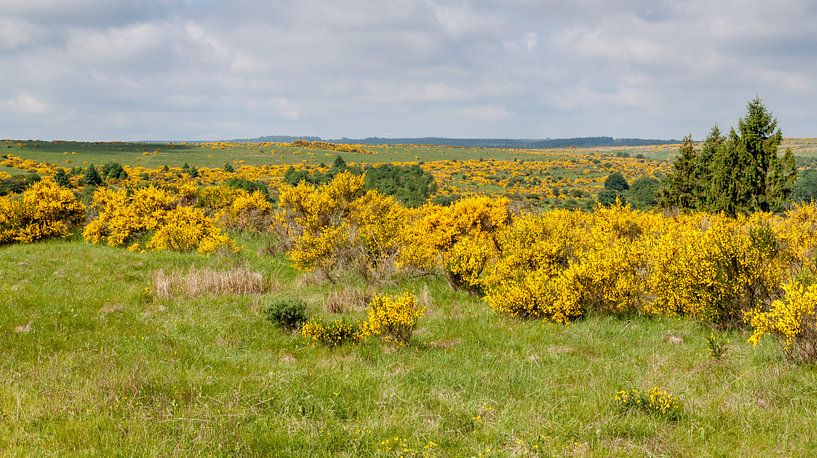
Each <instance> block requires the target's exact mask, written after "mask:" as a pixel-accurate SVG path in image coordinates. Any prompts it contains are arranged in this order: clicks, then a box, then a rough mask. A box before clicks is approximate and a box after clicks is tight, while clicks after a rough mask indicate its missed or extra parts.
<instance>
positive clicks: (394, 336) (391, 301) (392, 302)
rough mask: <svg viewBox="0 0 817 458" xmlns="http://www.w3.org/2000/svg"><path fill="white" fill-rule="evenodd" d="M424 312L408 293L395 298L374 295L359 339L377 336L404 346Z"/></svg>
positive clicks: (423, 308) (424, 309)
mask: <svg viewBox="0 0 817 458" xmlns="http://www.w3.org/2000/svg"><path fill="white" fill-rule="evenodd" d="M425 312H426V308H425V307H421V306H420V305H418V304H417V301H416V300H415V298H414V296H413V295H412V294H410V293H408V292H405V293H403V294H400V295H397V296H387V295H376V296H374V297H373V298H372V300H371V302H370V303H369V311H368V320H367V321H365V322H364V323H363V324H362V325H361V328H360V329H361V337H362V338H366V337H369V336H379V337H381V338H382V339H383V340H384V341H386V342H390V343H395V344H397V345H404V344H406V343H408V341H409V339H411V335H412V333H413V332H414V328H415V327H417V320H419V319H420V318H421V317H422V316H423V315H424V314H425Z"/></svg>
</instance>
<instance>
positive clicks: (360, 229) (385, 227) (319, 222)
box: [275, 172, 409, 275]
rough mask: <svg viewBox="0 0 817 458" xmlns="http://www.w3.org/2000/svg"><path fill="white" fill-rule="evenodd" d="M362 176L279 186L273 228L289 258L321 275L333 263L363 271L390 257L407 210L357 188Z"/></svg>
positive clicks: (382, 263) (329, 270) (331, 268)
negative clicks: (285, 243) (286, 247)
mask: <svg viewBox="0 0 817 458" xmlns="http://www.w3.org/2000/svg"><path fill="white" fill-rule="evenodd" d="M363 180H364V178H363V176H361V175H353V174H351V173H347V172H343V173H340V174H338V175H337V176H336V177H335V178H334V179H333V180H332V181H331V182H329V183H327V184H324V185H321V186H314V185H310V184H307V183H301V184H298V185H297V186H283V187H282V188H281V189H280V196H279V211H278V212H277V214H276V217H275V227H276V229H277V230H278V231H279V233H280V234H281V235H282V236H284V237H285V238H286V239H287V240H288V241H289V245H290V249H289V251H288V254H289V257H290V258H291V259H292V261H293V263H294V264H295V266H296V267H297V268H299V269H302V270H306V271H314V270H319V271H321V272H323V273H325V274H327V275H329V274H330V272H331V271H332V270H333V269H335V268H336V267H338V266H342V265H345V266H355V267H356V268H357V269H358V270H360V271H361V273H364V274H368V273H370V272H372V271H373V270H375V269H377V268H378V267H380V266H383V265H384V264H387V261H388V260H390V259H393V258H394V257H395V255H396V250H397V249H398V248H399V246H400V243H399V241H400V233H401V231H402V229H403V227H404V225H405V224H406V223H407V221H406V217H407V215H408V214H409V211H408V210H407V209H405V208H404V207H402V206H401V205H400V204H399V203H397V202H396V201H395V200H394V199H393V198H391V197H386V196H383V195H380V194H378V193H376V192H373V191H369V192H365V191H364V190H363Z"/></svg>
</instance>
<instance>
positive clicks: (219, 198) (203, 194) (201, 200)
mask: <svg viewBox="0 0 817 458" xmlns="http://www.w3.org/2000/svg"><path fill="white" fill-rule="evenodd" d="M246 193H247V191H244V190H243V189H237V188H233V187H231V186H224V185H217V186H205V187H203V188H201V189H199V190H198V192H197V194H196V201H197V204H198V206H200V207H204V208H206V209H208V210H221V209H223V208H227V207H229V206H230V205H232V203H233V201H234V200H235V199H236V198H238V197H239V196H241V195H243V194H246Z"/></svg>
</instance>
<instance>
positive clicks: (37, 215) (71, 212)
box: [0, 177, 85, 245]
mask: <svg viewBox="0 0 817 458" xmlns="http://www.w3.org/2000/svg"><path fill="white" fill-rule="evenodd" d="M84 215H85V207H84V206H83V205H82V204H81V203H80V202H79V201H78V200H77V197H76V196H75V195H74V193H73V192H72V191H71V190H69V189H65V188H63V187H61V186H59V185H58V184H57V183H55V182H54V180H53V179H51V178H50V177H47V178H44V179H43V180H41V181H39V182H37V183H35V184H34V185H32V186H31V187H30V188H28V189H26V190H25V191H24V192H23V193H22V195H20V196H9V197H0V245H3V244H7V243H29V242H33V241H36V240H41V239H44V238H48V237H65V236H67V235H68V234H69V232H70V230H71V229H72V228H73V227H75V226H77V225H78V224H79V223H80V222H81V221H82V219H83V217H84Z"/></svg>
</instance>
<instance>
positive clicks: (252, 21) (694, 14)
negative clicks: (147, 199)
mask: <svg viewBox="0 0 817 458" xmlns="http://www.w3.org/2000/svg"><path fill="white" fill-rule="evenodd" d="M815 24H817V2H814V1H811V0H801V1H795V0H781V1H775V2H769V1H768V0H763V1H759V0H732V1H717V0H715V1H706V0H685V1H660V0H621V1H605V0H573V1H549V0H475V1H450V2H449V1H437V0H323V1H317V0H277V1H273V0H268V1H261V0H232V1H227V0H224V1H215V0H128V1H126V0H2V1H0V138H15V139H44V140H49V139H66V140H212V139H230V138H248V137H256V136H261V135H284V134H290V135H318V136H322V137H324V138H339V137H351V138H359V137H367V136H383V137H421V136H445V137H478V138H485V137H492V138H565V137H579V136H613V137H641V138H681V137H683V136H684V135H687V134H692V135H693V137H695V138H698V139H700V138H702V137H703V136H705V134H706V132H707V131H708V130H709V129H710V128H711V127H712V126H713V125H714V124H716V123H717V124H718V125H719V126H720V127H721V128H722V129H728V128H729V127H730V126H734V125H737V119H738V118H739V117H740V116H742V115H743V114H744V113H745V106H746V102H747V101H748V100H750V99H752V98H754V97H755V96H760V97H761V98H762V99H763V100H764V102H765V103H766V105H767V107H768V108H769V109H770V110H771V111H772V113H773V114H775V115H776V116H777V118H778V119H779V121H780V126H781V128H782V129H783V133H784V135H786V136H791V137H805V136H812V137H814V136H817V27H815Z"/></svg>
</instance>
